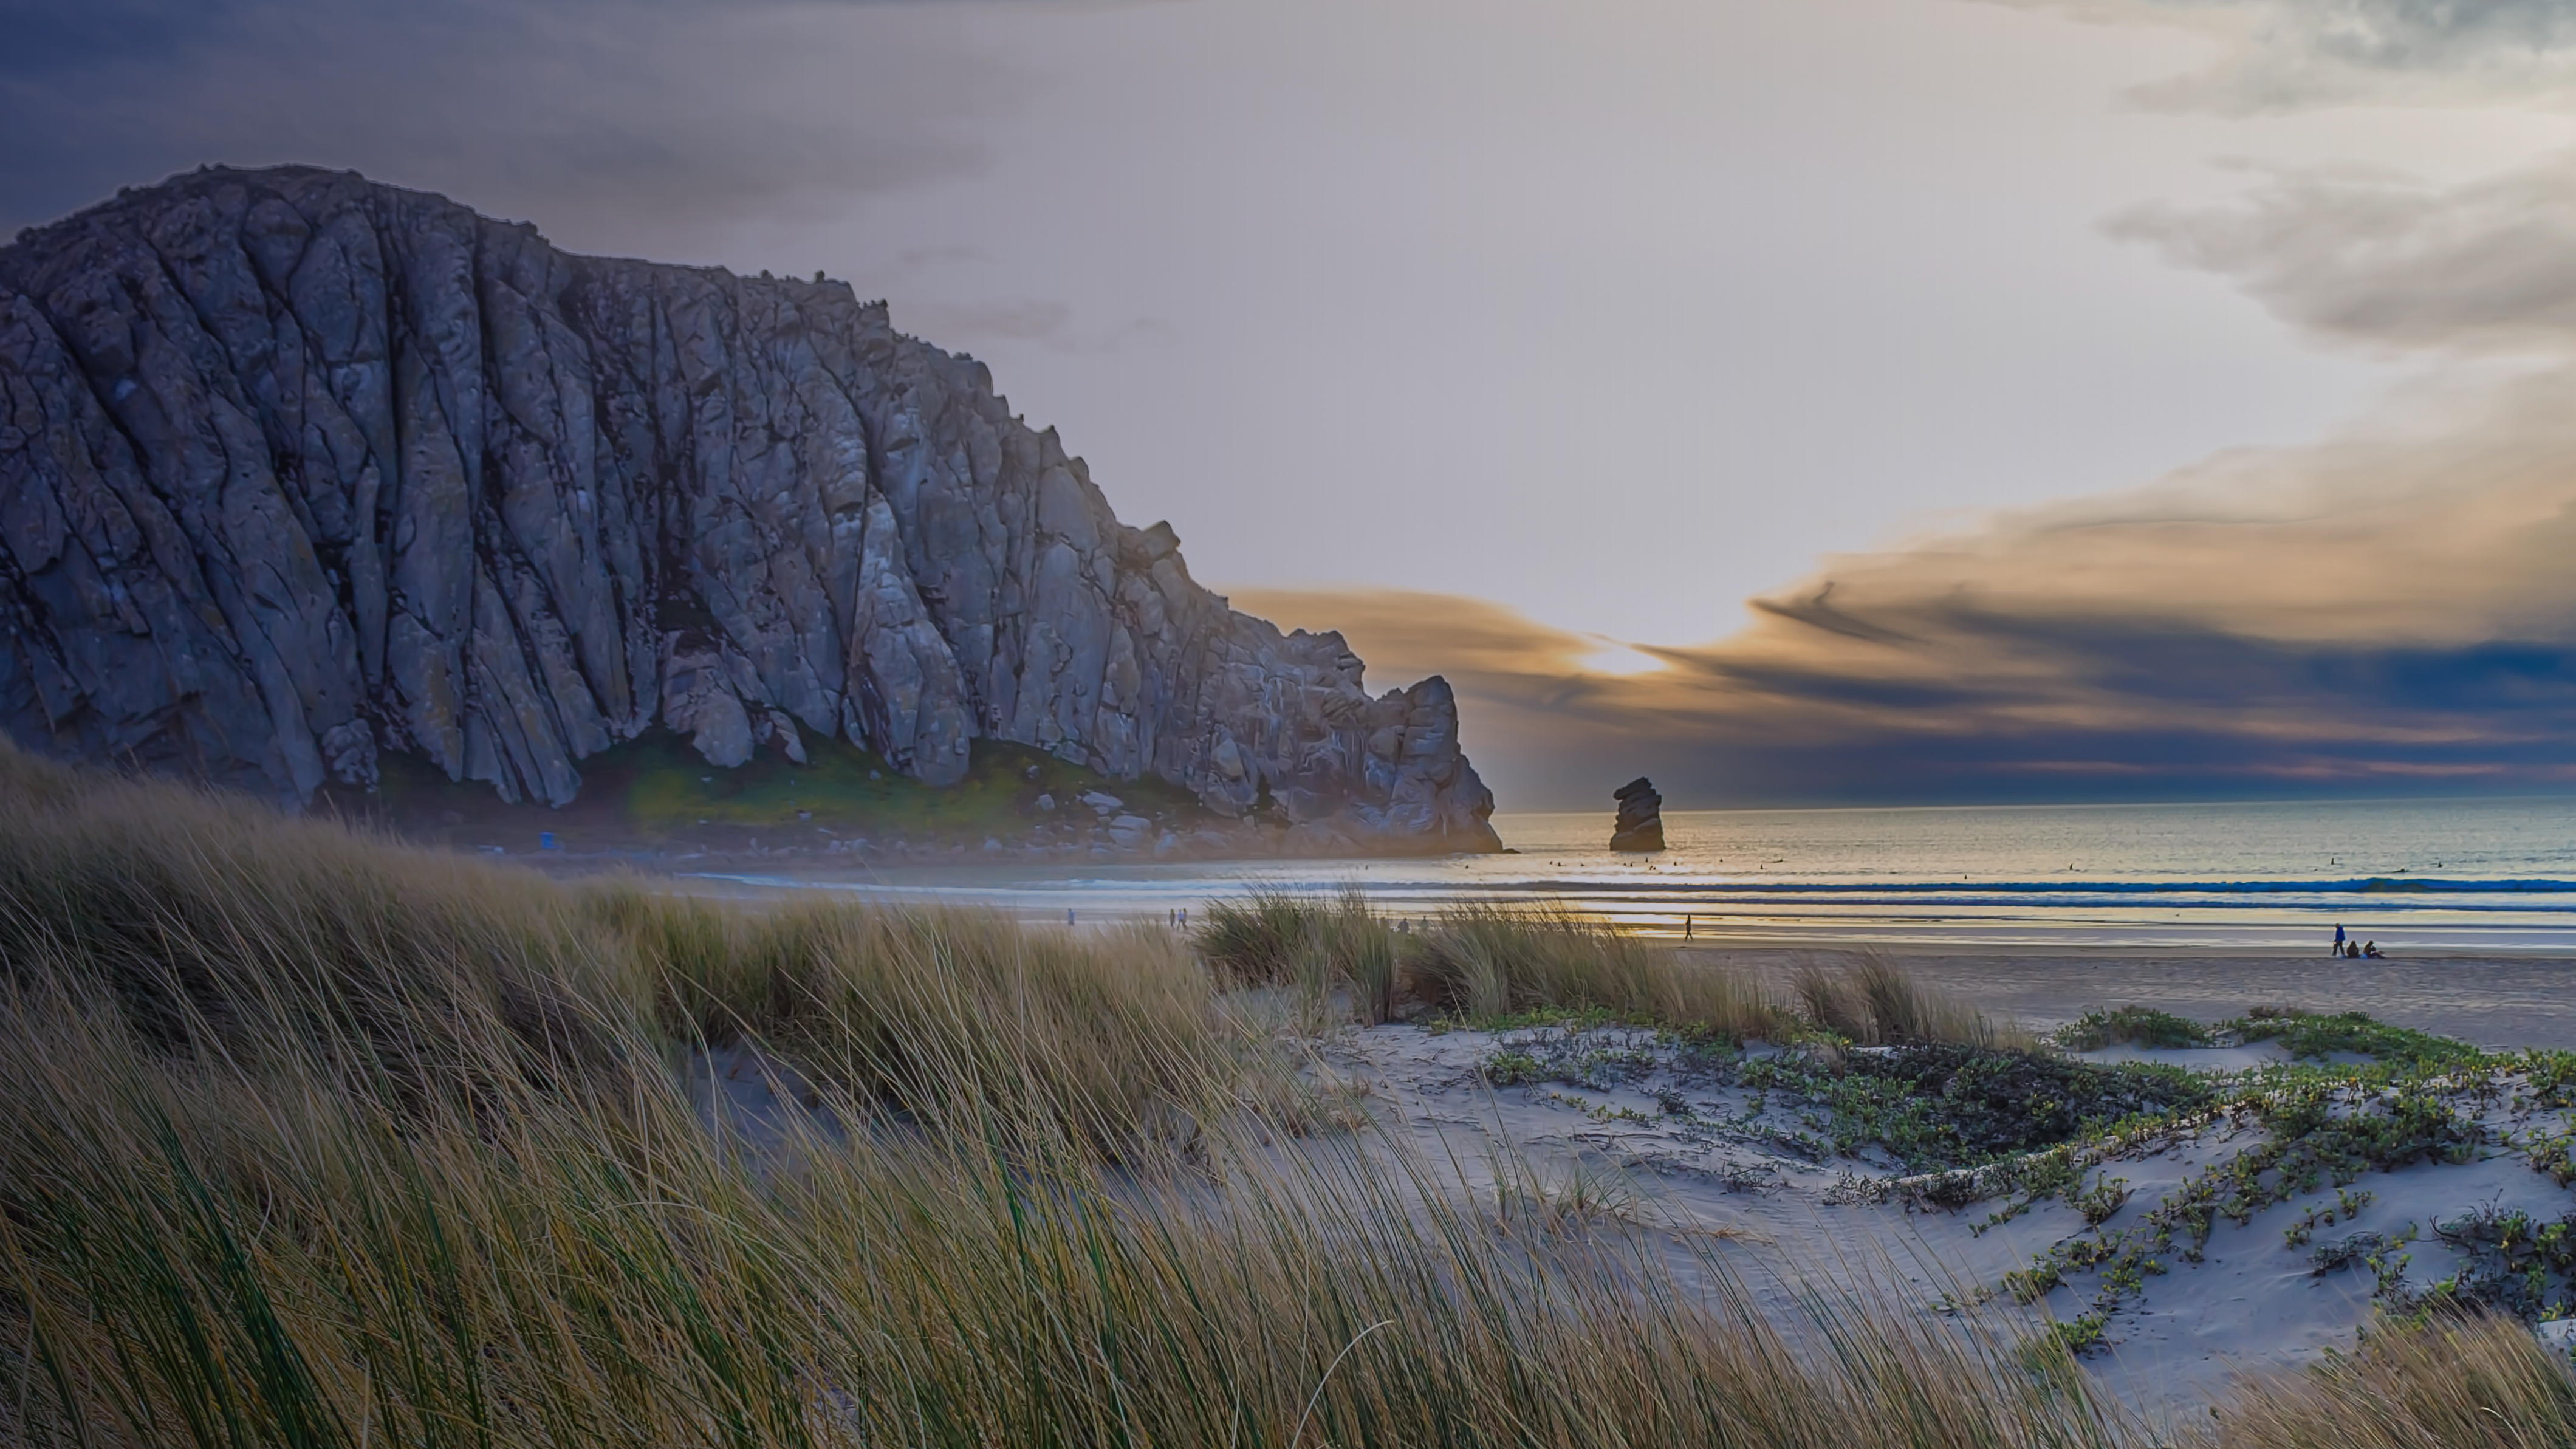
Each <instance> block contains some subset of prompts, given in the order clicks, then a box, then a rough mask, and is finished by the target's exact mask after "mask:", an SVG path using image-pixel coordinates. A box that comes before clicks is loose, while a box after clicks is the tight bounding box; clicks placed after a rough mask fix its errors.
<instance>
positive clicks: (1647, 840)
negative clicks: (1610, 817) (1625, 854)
mask: <svg viewBox="0 0 2576 1449" xmlns="http://www.w3.org/2000/svg"><path fill="white" fill-rule="evenodd" d="M1613 798H1614V799H1616V800H1617V801H1618V802H1619V822H1618V824H1617V825H1615V826H1613V827H1612V828H1611V831H1610V848H1611V849H1612V850H1661V849H1663V848H1664V797H1663V796H1661V795H1658V794H1656V793H1655V782H1654V781H1652V780H1649V779H1647V778H1646V777H1645V776H1643V775H1639V776H1638V777H1637V778H1635V779H1633V780H1631V781H1629V782H1628V783H1627V784H1625V785H1622V786H1620V787H1619V789H1618V791H1617V792H1616V794H1615V795H1614V796H1613Z"/></svg>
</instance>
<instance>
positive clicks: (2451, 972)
mask: <svg viewBox="0 0 2576 1449" xmlns="http://www.w3.org/2000/svg"><path fill="white" fill-rule="evenodd" d="M1685 954H1686V955H1687V956H1688V957H1689V958H1691V959H1694V960H1703V961H1710V962H1728V963H1733V964H1735V965H1739V966H1747V967H1751V968H1754V969H1756V970H1759V971H1761V972H1763V973H1764V974H1765V975H1767V976H1770V977H1772V978H1774V979H1775V980H1776V981H1777V982H1778V983H1779V984H1780V985H1782V986H1783V987H1785V986H1786V985H1787V983H1788V981H1789V978H1790V975H1791V974H1792V973H1793V972H1794V971H1795V970H1796V969H1797V966H1798V964H1799V963H1800V962H1803V961H1813V960H1819V959H1825V960H1830V959H1834V958H1837V957H1841V956H1846V955H1849V954H1851V953H1850V952H1849V951H1845V950H1837V949H1835V948H1832V947H1829V946H1818V947H1808V948H1786V947H1781V948H1745V947H1737V946H1721V947H1714V948H1712V947H1700V948H1695V949H1689V950H1686V952H1685ZM1877 954H1878V955H1881V956H1883V957H1886V958H1887V959H1890V960H1894V961H1896V962H1898V963H1900V964H1902V965H1904V966H1905V967H1907V968H1908V969H1910V970H1911V971H1913V972H1914V973H1915V975H1916V976H1917V977H1918V978H1919V979H1921V980H1922V981H1923V982H1925V983H1926V984H1927V985H1932V986H1937V987H1939V988H1940V989H1942V990H1944V991H1948V992H1951V993H1954V994H1956V995H1958V996H1961V997H1964V998H1966V999H1967V1000H1969V1001H1971V1002H1974V1003H1975V1004H1976V1005H1977V1006H1978V1007H1979V1008H1980V1009H1981V1010H1983V1011H1985V1012H1986V1013H1987V1014H1988V1015H1991V1016H2002V1017H2009V1018H2011V1019H2013V1020H2015V1021H2018V1022H2020V1023H2022V1024H2023V1025H2025V1026H2028V1027H2032V1028H2034V1029H2043V1030H2044V1029H2046V1028H2049V1027H2054V1026H2059V1025H2063V1024H2064V1023H2066V1022H2070V1021H2073V1020H2074V1019H2076V1018H2077V1017H2079V1016H2082V1015H2083V1014H2084V1013H2085V1012H2087V1011H2091V1010H2093V1009H2094V1008H2095V1007H2105V1006H2152V1007H2158V1008H2161V1009H2162V1010H2165V1011H2170V1012H2173V1013H2175V1014H2176V1015H2179V1016H2188V1017H2192V1018H2195V1019H2197V1020H2201V1021H2215V1020H2218V1019H2220V1018H2223V1017H2230V1016H2240V1015H2243V1014H2244V1013H2245V1012H2246V1011H2247V1010H2248V1009H2249V1008H2252V1007H2257V1006H2296V1007H2303V1008H2305V1009H2307V1010H2310V1011H2329V1012H2331V1011H2366V1012H2369V1013H2370V1014H2371V1015H2372V1016H2375V1017H2378V1018H2379V1019H2380V1020H2382V1021H2386V1022H2390V1023H2393V1024H2395V1025H2398V1026H2411V1027H2414V1028H2416V1029H2418V1030H2421V1031H2429V1032H2434V1033H2437V1034H2439V1035H2442V1036H2450V1037H2457V1038H2459V1039H2461V1040H2463V1041H2468V1042H2474V1043H2476V1044H2477V1045H2479V1046H2482V1047H2487V1048H2490V1049H2495V1050H2506V1049H2515V1048H2522V1047H2561V1048H2569V1049H2576V955H2571V956H2563V957H2546V956H2510V957H2495V956H2483V957H2481V956H2431V957H2422V958H2409V959H2403V960H2385V961H2366V960H2365V961H2330V960H2327V959H2326V958H2325V956H2324V954H2323V953H2322V952H2320V953H2319V954H2318V955H2317V956H2316V957H2314V958H2313V959H2307V960H2301V959H2298V958H2294V957H2283V956H2249V955H2219V954H2208V955H2197V954H2183V953H2166V952H2152V953H2151V952H2133V951H2119V950H2112V949H2098V950H2087V951H2080V952H2078V951H2065V950H2033V951H1979V950H1973V949H1961V950H1955V951H1951V950H1940V949H1896V950H1889V949H1883V948H1882V949H1880V950H1878V952H1877Z"/></svg>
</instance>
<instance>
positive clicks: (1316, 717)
mask: <svg viewBox="0 0 2576 1449" xmlns="http://www.w3.org/2000/svg"><path fill="white" fill-rule="evenodd" d="M1178 542H1179V541H1178V540H1177V539H1176V538H1175V537H1174V536H1173V533H1172V530H1171V528H1170V527H1169V526H1168V525H1165V524H1156V525H1154V526H1153V527H1151V528H1147V529H1141V530H1140V529H1135V528H1130V527H1127V526H1125V525H1123V524H1121V523H1119V521H1118V520H1117V518H1116V517H1115V516H1114V515H1113V514H1112V513H1111V512H1110V508H1109V504H1108V503H1107V501H1106V500H1104V499H1103V498H1102V496H1101V493H1100V490H1099V489H1098V488H1096V487H1094V486H1093V485H1092V482H1091V478H1090V475H1089V473H1088V471H1087V470H1086V469H1085V468H1084V466H1083V463H1082V460H1081V459H1079V458H1075V457H1069V456H1067V455H1066V453H1065V451H1064V449H1063V447H1062V445H1061V444H1060V443H1059V442H1058V441H1057V439H1056V435H1055V433H1054V432H1053V431H1052V430H1049V431H1043V432H1041V431H1036V430H1033V429H1031V428H1029V427H1028V426H1026V425H1025V424H1024V423H1022V422H1021V421H1020V419H1018V418H1016V417H1014V416H1012V414H1011V412H1010V409H1009V407H1008V406H1007V405H1006V404H1005V403H1004V401H1003V399H1002V398H1001V397H1000V396H998V395H997V394H996V393H995V392H994V391H993V382H992V378H991V376H990V375H989V374H988V373H987V372H986V370H985V368H984V367H983V365H982V364H981V363H978V362H976V361H974V360H973V359H971V358H968V357H963V356H957V355H952V354H949V353H946V352H942V351H940V350H939V349H938V348H935V347H932V346H929V345H927V344H925V343H922V342H919V341H916V340H914V339H912V338H909V337H905V336H903V335H901V334H899V333H897V332H895V331H894V330H893V328H892V327H891V326H890V325H889V324H888V320H887V314H886V308H885V305H884V304H883V303H865V302H861V301H859V300H858V299H857V298H856V297H854V296H852V295H851V293H850V290H849V288H848V287H847V286H845V285H843V284H839V283H831V282H825V281H823V280H821V279H820V278H819V277H818V278H817V280H815V281H812V282H803V281H791V280H772V279H770V278H769V277H768V276H766V275H763V276H762V277H760V278H759V279H757V280H755V279H752V278H748V277H737V276H734V275H732V274H730V273H728V272H724V271H721V270H709V269H700V268H686V267H671V266H656V265H651V264H647V263H642V262H632V261H615V260H604V259H600V258H593V257H579V256H570V255H567V254H565V253H563V252H559V251H557V250H555V248H554V247H552V246H551V245H549V244H548V243H547V242H546V241H545V240H544V239H543V238H542V237H540V236H538V235H537V233H536V231H535V229H534V228H532V227H529V226H525V225H519V224H513V223H508V222H500V221H494V220H491V219H489V218H486V217H481V216H477V215H475V214H474V213H473V212H471V211H468V210H466V209H465V208H463V207H461V206H458V205H456V204H454V203H452V202H449V201H447V200H445V199H444V198H441V197H437V196H431V195H426V194H423V193H419V192H411V191H402V190H397V189H394V188H392V187H386V186H380V185H376V184H373V183H370V182H368V181H366V180H365V179H363V178H361V177H359V176H356V175H354V174H350V173H345V172H326V171H318V170H309V169H303V168H284V169H278V170H269V171H227V170H211V169H210V170H205V171H200V172H198V173H196V174H194V175H189V176H182V177H177V178H174V179H172V180H171V181H169V182H167V183H164V184H163V185H160V186H157V187H152V188H150V189H147V190H140V191H134V192H129V193H126V194H124V195H121V196H120V197H119V198H118V199H117V200H115V201H113V202H110V203H107V204H105V205H102V206H99V207H97V208H95V209H93V210H90V211H87V212H83V213H81V214H80V215H78V216H75V217H72V218H70V219H69V220H66V221H63V222H59V223H57V224H55V225H52V226H49V227H45V228H42V229H38V230H32V231H29V232H25V233H22V234H21V235H20V236H19V238H18V239H17V241H16V242H15V243H14V244H12V245H10V246H8V247H6V248H0V631H5V635H6V638H5V644H0V722H5V727H6V728H7V729H8V731H9V732H10V733H11V734H12V735H13V736H14V737H16V738H17V739H19V740H21V741H22V742H25V743H27V744H29V745H31V746H33V747H35V748H38V749H40V750H44V751H47V752H50V753H53V754H56V755H63V756H73V757H80V758H86V759H92V760H114V761H124V762H132V763H138V764H141V765H144V766H147V767H152V768H162V769H176V770H183V771H186V772H190V773H194V774H198V775H202V776H205V777H208V778H212V779H215V780H219V781H223V782H227V783H231V784H235V785H244V786H249V787H252V788H256V789H259V790H261V791H264V792H266V793H269V794H271V795H274V796H276V797H280V798H282V799H284V800H287V801H290V802H292V801H303V800H309V799H310V798H311V796H312V794H313V792H314V791H315V790H316V789H317V788H318V787H319V786H321V785H322V784H323V783H324V781H326V780H329V779H337V780H341V781H345V782H350V783H353V784H365V783H368V782H370V781H372V779H373V778H374V773H375V770H376V762H377V758H378V753H379V752H380V751H387V750H396V751H407V752H410V753H412V754H415V755H418V756H420V757H422V758H425V759H427V760H429V761H431V762H432V763H434V764H435V765H437V766H438V768H440V769H441V770H443V771H445V772H446V774H447V775H448V777H449V778H450V779H459V780H462V779H473V780H482V781H488V782H490V783H491V785H492V786H493V788H494V789H495V790H497V791H498V792H499V793H500V794H501V795H502V796H503V797H504V798H507V799H531V800H538V801H545V802H551V803H555V804H561V803H563V802H565V801H568V800H570V799H572V798H573V796H574V794H575V792H576V791H578V790H579V789H580V788H581V772H580V769H579V767H578V766H579V762H580V761H581V760H582V759H583V758H584V757H586V756H590V755H593V754H596V753H598V752H599V751H601V750H605V749H607V748H609V747H610V746H611V745H612V744H614V743H616V742H617V741H619V740H622V739H628V738H631V737H633V736H635V735H636V734H638V733H639V732H641V731H643V730H645V729H647V728H648V727H650V726H652V725H653V724H655V723H656V722H659V723H662V724H665V725H667V726H669V727H670V728H671V729H674V730H677V731H679V732H681V733H682V734H684V735H686V736H688V737H689V738H690V739H692V740H693V741H694V742H695V743H696V745H697V748H698V749H699V750H700V751H701V752H702V753H703V754H704V755H705V756H706V758H707V759H709V760H710V761H712V762H714V763H716V764H718V765H733V764H738V763H741V762H742V761H744V760H746V759H748V758H749V757H750V755H751V752H752V750H753V749H754V747H755V746H757V745H762V744H767V745H770V746H773V747H775V748H778V749H780V750H783V751H785V752H786V753H787V754H788V755H789V756H790V757H792V758H798V759H801V758H803V754H802V751H803V750H804V748H805V740H806V737H807V734H808V732H811V733H812V734H817V735H826V736H828V735H840V736H842V737H845V738H847V739H849V740H851V741H853V742H855V743H857V744H860V745H863V746H865V747H866V748H867V749H870V750H872V751H875V752H877V753H879V754H881V755H883V756H884V757H885V758H886V759H887V760H888V761H890V762H892V763H893V764H894V765H895V766H896V767H897V768H899V769H902V770H906V771H909V772H911V773H913V774H915V775H917V776H919V777H920V778H922V779H925V780H928V781H932V782H947V781H952V780H955V779H957V778H958V777H959V776H960V775H961V774H962V773H963V771H964V770H965V768H966V765H967V759H968V745H969V742H970V741H972V740H974V739H977V738H979V737H988V738H996V739H1003V740H1012V741H1018V742H1021V743H1024V744H1030V745H1035V746H1039V747H1042V748H1045V749H1048V750H1051V751H1054V752H1056V753H1058V754H1060V755H1062V756H1064V757H1066V758H1068V759H1073V760H1076V761H1079V762H1081V763H1083V764H1086V765H1088V766H1090V767H1092V768H1094V769H1097V770H1100V771H1102V772H1104V773H1106V774H1109V775H1112V776H1116V777H1120V778H1134V777H1136V776H1138V775H1140V774H1144V773H1149V772H1150V773H1152V774H1155V775H1159V776H1161V777H1163V778H1165V779H1168V780H1171V781H1174V782H1177V783H1179V784H1183V785H1186V786H1187V787H1189V788H1190V789H1191V790H1193V791H1195V792H1196V793H1197V795H1198V796H1199V798H1200V799H1202V800H1203V801H1205V802H1206V803H1207V804H1208V805H1209V806H1211V807H1213V808H1214V809H1216V810H1218V811H1220V812H1222V813H1225V814H1229V815H1242V814H1245V813H1247V812H1259V813H1262V814H1266V815H1282V814H1284V816H1285V817H1286V818H1287V819H1288V820H1289V821H1292V822H1299V823H1302V824H1304V825H1305V827H1306V829H1305V832H1304V834H1305V838H1306V839H1307V840H1309V841H1311V842H1320V843H1322V844H1325V845H1332V844H1336V843H1338V838H1339V837H1342V836H1347V837H1349V838H1350V839H1351V840H1352V841H1353V842H1355V843H1359V844H1363V845H1371V846H1379V847H1384V846H1410V847H1415V848H1428V849H1491V848H1495V847H1496V846H1497V844H1498V842H1496V840H1495V838H1494V835H1493V831H1492V830H1491V828H1490V827H1489V826H1488V825H1487V824H1486V817H1487V815H1488V814H1489V813H1490V812H1491V810H1492V796H1491V795H1490V794H1489V793H1488V792H1487V791H1486V789H1485V787H1484V785H1483V784H1482V783H1481V782H1480V781H1479V780H1478V779H1477V778H1476V773H1475V771H1474V769H1473V768H1471V767H1470V766H1469V764H1468V763H1467V760H1466V757H1465V756H1464V755H1463V754H1461V753H1460V751H1459V745H1458V718H1457V710H1456V706H1455V703H1454V701H1453V699H1452V697H1451V695H1450V691H1449V687H1448V685H1447V684H1446V683H1445V682H1443V681H1442V680H1440V679H1438V678H1433V679H1429V680H1425V681H1424V682H1422V683H1420V684H1417V685H1415V686H1413V687H1412V688H1410V689H1405V690H1399V691H1394V692H1391V693H1388V694H1385V695H1382V696H1378V697H1375V698H1372V697H1370V696H1369V695H1368V694H1367V693H1366V692H1365V691H1364V690H1363V689H1362V688H1361V682H1360V681H1361V674H1360V669H1361V666H1360V661H1359V660H1358V659H1357V658H1355V657H1353V655H1352V654H1351V652H1350V651H1349V650H1348V649H1347V648H1346V647H1344V645H1343V642H1342V639H1341V636H1340V635H1338V634H1330V633H1327V634H1307V633H1304V632H1302V631H1301V632H1298V633H1294V634H1289V635H1286V636H1284V637H1283V636H1282V635H1281V634H1280V632H1279V631H1278V629H1276V628H1275V627H1273V626H1272V625H1270V624H1268V623H1265V622H1263V621H1262V620H1259V619H1255V618H1250V617H1248V616H1246V615H1243V614H1238V613H1235V612H1234V611H1233V610H1231V609H1229V608H1227V607H1226V602H1225V600H1223V599H1222V598H1219V597H1217V596H1215V595H1213V594H1211V593H1209V592H1208V591H1207V590H1205V589H1203V588H1201V587H1199V585H1198V584H1196V583H1194V582H1193V581H1192V580H1191V579H1190V576H1189V571H1188V570H1187V568H1186V567H1184V566H1183V564H1182V562H1181V556H1180V553H1179V551H1178ZM1273 806H1275V807H1276V808H1275V810H1273V809H1272V807H1273Z"/></svg>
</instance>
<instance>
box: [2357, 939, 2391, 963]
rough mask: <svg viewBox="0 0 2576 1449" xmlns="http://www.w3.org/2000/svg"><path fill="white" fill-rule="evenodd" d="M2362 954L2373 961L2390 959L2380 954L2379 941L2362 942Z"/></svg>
mask: <svg viewBox="0 0 2576 1449" xmlns="http://www.w3.org/2000/svg"><path fill="white" fill-rule="evenodd" d="M2361 954H2362V955H2364V956H2366V957H2368V958H2369V959H2371V960H2373V961H2385V960H2387V959H2388V958H2387V957H2385V956H2382V955H2380V954H2379V943H2378V942H2377V941H2364V942H2362V943H2361Z"/></svg>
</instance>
